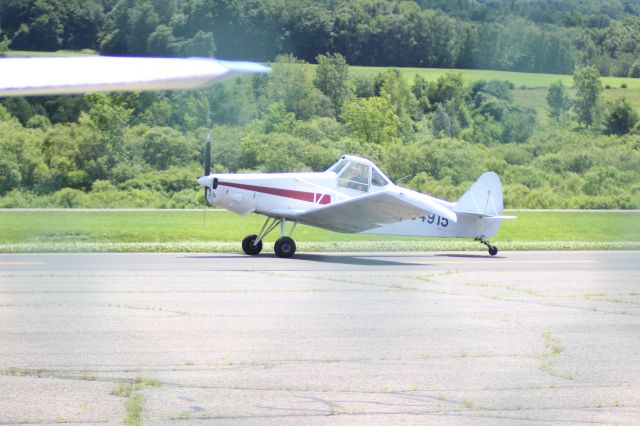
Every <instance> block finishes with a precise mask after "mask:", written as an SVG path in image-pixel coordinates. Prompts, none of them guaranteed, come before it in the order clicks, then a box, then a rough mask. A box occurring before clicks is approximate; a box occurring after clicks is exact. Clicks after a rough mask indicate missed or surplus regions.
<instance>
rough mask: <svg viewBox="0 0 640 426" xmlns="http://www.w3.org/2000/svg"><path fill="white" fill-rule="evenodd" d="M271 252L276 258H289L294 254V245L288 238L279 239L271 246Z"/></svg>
mask: <svg viewBox="0 0 640 426" xmlns="http://www.w3.org/2000/svg"><path fill="white" fill-rule="evenodd" d="M273 251H275V252H276V256H278V257H291V256H293V254H294V253H295V252H296V243H295V241H293V240H292V239H291V238H289V237H281V238H278V239H277V240H276V243H275V244H274V245H273Z"/></svg>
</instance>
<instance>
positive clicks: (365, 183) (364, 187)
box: [338, 161, 369, 192]
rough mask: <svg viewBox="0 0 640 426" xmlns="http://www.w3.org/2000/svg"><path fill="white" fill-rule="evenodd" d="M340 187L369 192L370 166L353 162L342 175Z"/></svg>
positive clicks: (340, 176)
mask: <svg viewBox="0 0 640 426" xmlns="http://www.w3.org/2000/svg"><path fill="white" fill-rule="evenodd" d="M338 185H340V186H344V187H345V188H351V189H355V190H357V191H363V192H367V191H369V166H367V165H366V164H361V163H356V162H353V161H352V162H351V163H349V165H348V166H347V167H346V168H345V169H344V170H343V171H342V173H340V175H339V178H338Z"/></svg>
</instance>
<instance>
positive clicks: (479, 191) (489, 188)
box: [454, 172, 503, 217]
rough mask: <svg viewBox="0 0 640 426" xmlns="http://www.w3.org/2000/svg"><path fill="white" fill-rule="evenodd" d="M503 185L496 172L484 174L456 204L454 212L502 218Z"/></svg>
mask: <svg viewBox="0 0 640 426" xmlns="http://www.w3.org/2000/svg"><path fill="white" fill-rule="evenodd" d="M502 203H503V201H502V183H501V182H500V177H499V176H498V175H497V174H495V173H494V172H486V173H483V174H482V176H480V177H479V178H478V180H477V181H475V182H474V184H473V185H471V188H469V189H468V190H467V192H465V193H464V195H463V196H462V197H460V199H459V200H458V202H456V204H455V207H454V211H455V212H456V213H462V214H473V215H480V216H488V217H491V216H502Z"/></svg>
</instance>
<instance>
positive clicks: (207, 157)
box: [204, 132, 211, 205]
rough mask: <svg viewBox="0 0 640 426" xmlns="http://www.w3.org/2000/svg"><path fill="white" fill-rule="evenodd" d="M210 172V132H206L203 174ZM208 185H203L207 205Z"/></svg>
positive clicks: (206, 174)
mask: <svg viewBox="0 0 640 426" xmlns="http://www.w3.org/2000/svg"><path fill="white" fill-rule="evenodd" d="M210 174H211V132H209V133H207V141H206V142H205V144H204V176H209V175H210ZM207 195H209V187H208V186H205V187H204V204H205V205H207Z"/></svg>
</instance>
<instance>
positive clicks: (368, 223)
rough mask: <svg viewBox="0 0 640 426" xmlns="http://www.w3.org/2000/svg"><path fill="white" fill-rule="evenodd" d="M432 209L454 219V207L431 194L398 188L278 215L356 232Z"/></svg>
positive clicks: (430, 211) (335, 229) (334, 229)
mask: <svg viewBox="0 0 640 426" xmlns="http://www.w3.org/2000/svg"><path fill="white" fill-rule="evenodd" d="M272 213H275V212H272ZM432 213H433V214H437V215H440V216H442V217H446V218H447V219H449V220H451V221H453V222H455V221H456V220H457V217H456V214H455V213H454V212H453V211H451V210H450V209H448V208H446V207H445V206H443V205H442V204H440V203H438V202H437V201H435V199H434V198H432V197H428V196H424V197H416V196H412V195H410V194H407V193H404V192H400V191H380V192H374V193H372V194H367V195H363V196H361V197H356V198H351V199H349V200H346V201H341V202H337V203H332V204H328V205H326V206H322V207H319V208H314V209H312V210H307V211H305V212H297V213H293V214H289V215H286V214H282V213H280V215H281V216H285V217H286V216H288V218H289V219H291V220H295V221H297V222H300V223H304V224H307V225H312V226H317V227H320V228H325V229H329V230H331V231H336V232H346V233H356V232H362V231H366V230H368V229H373V228H378V227H380V226H383V225H386V224H389V223H394V222H399V221H401V220H407V219H412V218H415V217H420V216H424V215H427V214H432Z"/></svg>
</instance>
